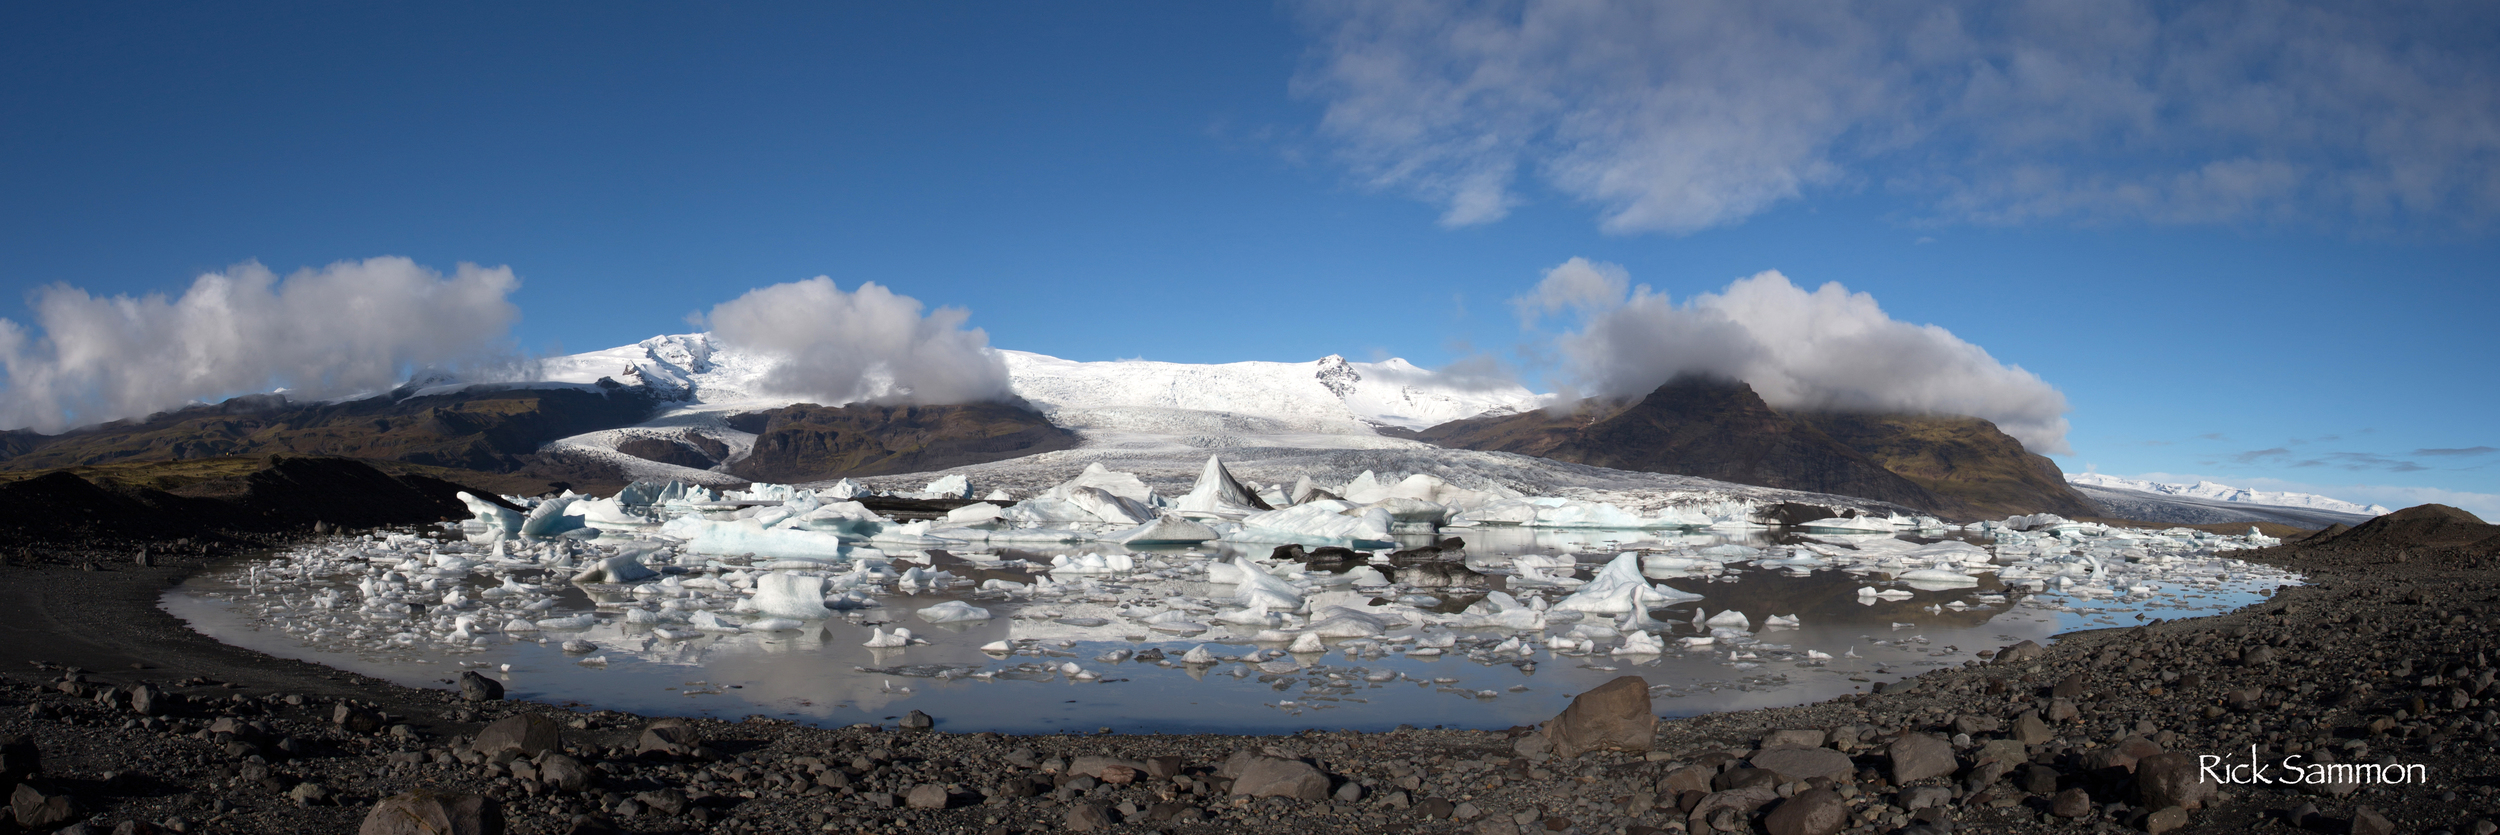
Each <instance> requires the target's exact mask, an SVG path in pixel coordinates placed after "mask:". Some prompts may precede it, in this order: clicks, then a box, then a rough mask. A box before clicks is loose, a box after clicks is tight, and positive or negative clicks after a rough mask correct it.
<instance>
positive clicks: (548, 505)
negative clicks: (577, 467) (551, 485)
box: [520, 493, 585, 538]
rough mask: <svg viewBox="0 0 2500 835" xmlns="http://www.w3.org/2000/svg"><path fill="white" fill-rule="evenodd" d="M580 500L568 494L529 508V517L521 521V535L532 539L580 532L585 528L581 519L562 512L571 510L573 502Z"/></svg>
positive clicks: (578, 497)
mask: <svg viewBox="0 0 2500 835" xmlns="http://www.w3.org/2000/svg"><path fill="white" fill-rule="evenodd" d="M580 500H581V497H580V496H575V495H571V494H569V493H568V494H566V495H562V496H557V497H555V498H552V499H548V500H546V501H542V502H539V503H538V506H537V507H533V508H530V514H529V517H528V518H525V519H522V520H521V530H520V533H521V535H522V536H524V537H532V538H538V537H551V536H559V535H562V534H564V533H566V532H569V531H577V530H581V529H582V528H583V527H584V526H585V525H584V523H583V522H582V517H579V516H571V515H567V514H566V513H565V512H564V511H565V510H567V509H569V508H571V507H572V506H573V503H574V502H576V501H580Z"/></svg>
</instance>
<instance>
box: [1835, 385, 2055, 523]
mask: <svg viewBox="0 0 2500 835" xmlns="http://www.w3.org/2000/svg"><path fill="white" fill-rule="evenodd" d="M1789 416H1790V417H1792V418H1794V419H1796V421H1797V422H1799V423H1802V424H1805V425H1807V426H1812V427H1814V428H1816V429H1819V430H1822V432H1823V434H1825V435H1829V436H1831V438H1832V440H1835V441H1839V442H1841V443H1842V444H1845V445H1847V446H1848V447H1849V448H1850V449H1854V450H1857V451H1858V452H1861V453H1864V454H1865V455H1866V457H1868V458H1871V459H1874V461H1875V463H1877V464H1880V465H1882V466H1883V468H1884V469H1887V470H1891V471H1893V472H1895V473H1898V474H1900V475H1901V477H1902V478H1906V479H1909V480H1910V481H1912V482H1916V483H1917V484H1918V485H1919V486H1920V487H1925V488H1927V491H1928V492H1930V493H1934V494H1935V495H1936V500H1937V505H1936V506H1935V507H1934V508H1933V509H1934V510H1935V511H1936V512H1937V513H1939V514H1941V515H1944V516H1948V517H1952V518H1959V519H2002V518H2004V517H2007V516H2015V515H2021V514H2029V513H2055V514H2057V515H2059V516H2065V517H2070V518H2072V517H2079V516H2095V515H2099V514H2100V513H2101V508H2100V507H2099V506H2098V505H2096V504H2094V503H2093V502H2092V500H2091V499H2088V498H2085V497H2084V496H2083V495H2081V494H2079V493H2077V492H2076V491H2075V489H2074V488H2073V487H2070V486H2068V485H2067V484H2066V474H2065V472H2064V471H2062V470H2059V469H2058V467H2057V462H2055V461H2051V460H2049V458H2048V456H2045V455H2040V454H2037V453H2034V452H2031V451H2029V450H2025V449H2023V443H2022V442H2021V441H2017V440H2014V437H2013V436H2011V435H2007V434H2005V433H2004V432H2001V431H1998V430H1997V427H1996V424H1993V423H1989V422H1987V421H1985V420H1981V419H1979V418H1975V417H1962V416H1959V415H1889V414H1868V413H1862V412H1792V413H1790V415H1789Z"/></svg>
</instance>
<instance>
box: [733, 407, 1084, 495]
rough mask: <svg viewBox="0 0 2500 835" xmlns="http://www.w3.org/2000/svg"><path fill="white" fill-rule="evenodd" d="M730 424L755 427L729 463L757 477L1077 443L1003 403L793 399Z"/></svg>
mask: <svg viewBox="0 0 2500 835" xmlns="http://www.w3.org/2000/svg"><path fill="white" fill-rule="evenodd" d="M730 424H731V425H732V426H735V427H737V428H738V429H741V430H744V431H748V432H753V433H755V435H756V438H755V447H754V451H753V452H751V453H749V454H748V455H747V457H746V458H743V459H740V460H738V461H737V462H735V463H732V464H730V465H729V467H728V472H729V473H730V474H731V475H735V476H738V477H740V478H747V479H754V480H756V481H773V482H805V481H821V480H825V479H833V478H844V477H848V476H869V475H884V474H888V473H912V472H925V471H929V470H941V469H945V468H948V467H958V466H962V465H965V464H980V463H987V462H990V461H999V460H1003V459H1007V458H1015V457H1018V456H1024V455H1033V454H1035V453H1042V452H1050V451H1053V450H1061V449H1071V448H1074V447H1075V446H1076V445H1077V442H1078V438H1077V435H1076V433H1074V432H1070V431H1068V430H1066V429H1062V428H1060V427H1057V426H1053V425H1051V423H1050V421H1049V420H1047V419H1045V418H1043V417H1042V415H1041V413H1039V412H1035V411H1032V410H1031V409H1027V408H1023V407H1021V406H1018V405H1011V404H1006V403H972V404H967V405H962V406H873V405H867V404H854V405H850V406H841V407H827V406H818V405H816V404H813V403H800V404H797V405H794V406H788V407H785V408H780V409H774V410H772V411H768V412H748V413H746V414H742V415H738V416H737V417H734V418H732V419H731V420H730Z"/></svg>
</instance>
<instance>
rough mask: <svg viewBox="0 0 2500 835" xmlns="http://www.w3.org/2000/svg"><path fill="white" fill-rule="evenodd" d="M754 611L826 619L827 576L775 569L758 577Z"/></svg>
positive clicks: (787, 616)
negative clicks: (776, 570)
mask: <svg viewBox="0 0 2500 835" xmlns="http://www.w3.org/2000/svg"><path fill="white" fill-rule="evenodd" d="M752 600H753V604H754V611H755V612H756V613H758V614H762V615H765V616H767V617H778V618H792V619H796V620H824V619H826V618H830V617H833V611H832V610H830V609H827V608H825V579H824V578H823V577H818V576H815V575H812V574H797V573H790V572H773V573H770V574H765V575H763V576H761V577H757V578H755V597H754V598H752Z"/></svg>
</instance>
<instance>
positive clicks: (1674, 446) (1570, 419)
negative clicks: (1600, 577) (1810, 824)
mask: <svg viewBox="0 0 2500 835" xmlns="http://www.w3.org/2000/svg"><path fill="white" fill-rule="evenodd" d="M1416 437H1417V438H1419V439H1421V440H1424V441H1426V442H1430V443H1434V444H1439V445H1441V446H1447V447H1458V448H1462V449H1476V450H1486V451H1493V452H1516V453H1520V454H1523V455H1536V456H1541V457H1545V458H1551V459H1554V460H1556V461H1567V462H1570V463H1574V464H1588V465H1591V466H1598V467H1612V468H1614V469H1618V470H1638V471H1642V472H1653V473H1675V474H1679V475H1689V476H1699V477H1701V478H1710V479H1717V480H1720V481H1732V482H1736V483H1739V484H1755V485H1760V486H1764V487H1778V488H1782V489H1788V490H1806V491H1812V492H1817V493H1836V494H1839V495H1843V496H1857V497H1861V498H1868V499H1875V500H1879V501H1887V502H1893V503H1895V504H1903V505H1908V506H1910V507H1916V508H1933V507H1936V506H1937V505H1938V504H1939V501H1938V500H1937V497H1936V496H1935V494H1933V493H1931V492H1929V491H1928V490H1927V488H1925V487H1921V486H1919V485H1918V484H1917V483H1914V482H1912V481H1910V480H1909V479H1906V478H1903V477H1901V476H1900V475H1898V474H1896V473H1893V472H1892V471H1890V470H1886V469H1884V467H1883V465H1881V464H1879V463H1877V462H1876V461H1875V460H1874V459H1871V458H1869V457H1867V456H1866V455H1865V454H1863V453H1860V452H1858V451H1857V450H1855V449H1851V448H1850V447H1849V446H1847V445H1844V444H1842V443H1840V442H1838V441H1835V440H1833V439H1832V438H1831V437H1829V436H1827V435H1825V434H1823V433H1822V432H1821V431H1819V430H1817V429H1815V428H1814V427H1812V426H1808V425H1805V424H1802V423H1799V422H1797V421H1794V420H1791V419H1789V418H1788V416H1786V415H1782V414H1780V413H1779V412H1778V411H1776V410H1774V409H1772V408H1771V407H1770V405H1769V404H1767V403H1764V402H1762V398H1761V396H1759V395H1756V394H1755V393H1754V390H1753V387H1751V386H1748V385H1745V384H1744V383H1734V382H1724V381H1718V380H1708V379H1703V378H1699V377H1681V378H1677V379H1675V380H1672V381H1669V382H1668V383H1667V384H1666V385H1663V386H1659V387H1658V390H1656V391H1653V392H1650V393H1649V396H1647V397H1643V398H1641V400H1640V401H1639V402H1637V403H1632V404H1630V405H1628V406H1622V407H1616V408H1613V409H1608V408H1607V407H1606V406H1604V405H1603V404H1601V403H1590V402H1586V401H1584V402H1583V404H1582V409H1581V410H1579V411H1575V412H1571V413H1569V414H1564V415H1560V416H1557V415H1555V414H1553V413H1550V412H1543V411H1539V412H1528V413H1525V414H1517V415H1505V416H1501V417H1492V418H1474V419H1469V420H1461V421H1453V422H1450V423H1445V424H1442V425H1439V426H1435V427H1432V428H1430V429H1426V430H1424V431H1423V432H1420V433H1417V435H1416Z"/></svg>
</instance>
